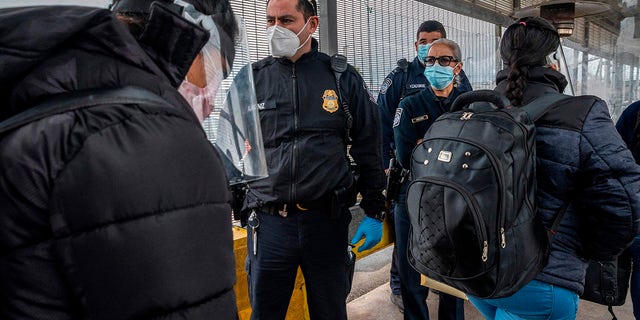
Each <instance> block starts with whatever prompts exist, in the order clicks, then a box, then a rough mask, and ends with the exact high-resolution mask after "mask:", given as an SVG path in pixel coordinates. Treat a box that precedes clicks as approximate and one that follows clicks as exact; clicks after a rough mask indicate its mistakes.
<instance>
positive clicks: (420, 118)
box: [411, 114, 429, 123]
mask: <svg viewBox="0 0 640 320" xmlns="http://www.w3.org/2000/svg"><path fill="white" fill-rule="evenodd" d="M428 119H429V115H428V114H425V115H423V116H419V117H415V118H412V119H411V123H418V122H421V121H425V120H428Z"/></svg>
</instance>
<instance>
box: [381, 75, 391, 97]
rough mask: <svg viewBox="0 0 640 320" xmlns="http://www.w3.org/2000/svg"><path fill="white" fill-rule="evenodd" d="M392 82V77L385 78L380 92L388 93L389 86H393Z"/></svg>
mask: <svg viewBox="0 0 640 320" xmlns="http://www.w3.org/2000/svg"><path fill="white" fill-rule="evenodd" d="M392 83H393V82H392V81H391V78H385V79H384V81H383V82H382V86H381V87H380V94H385V93H387V90H389V87H391V84H392Z"/></svg>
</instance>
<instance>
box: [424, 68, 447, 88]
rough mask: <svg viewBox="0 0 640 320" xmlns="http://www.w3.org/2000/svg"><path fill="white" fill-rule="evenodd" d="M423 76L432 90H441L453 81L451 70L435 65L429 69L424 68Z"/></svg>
mask: <svg viewBox="0 0 640 320" xmlns="http://www.w3.org/2000/svg"><path fill="white" fill-rule="evenodd" d="M424 76H425V77H426V78H427V80H429V84H431V87H432V88H433V89H435V90H442V89H444V88H446V87H447V86H448V85H449V84H450V83H451V82H452V81H453V68H452V67H449V66H446V67H443V66H441V65H440V64H438V63H436V64H434V65H433V66H431V67H426V68H424Z"/></svg>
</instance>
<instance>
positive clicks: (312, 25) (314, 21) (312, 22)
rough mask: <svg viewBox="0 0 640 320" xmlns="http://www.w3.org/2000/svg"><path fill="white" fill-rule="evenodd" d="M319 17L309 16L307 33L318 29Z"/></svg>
mask: <svg viewBox="0 0 640 320" xmlns="http://www.w3.org/2000/svg"><path fill="white" fill-rule="evenodd" d="M319 24H320V18H319V17H318V16H311V17H309V33H311V34H313V33H315V32H316V30H317V29H318V25H319Z"/></svg>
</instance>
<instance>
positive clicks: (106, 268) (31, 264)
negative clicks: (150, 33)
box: [0, 7, 236, 320]
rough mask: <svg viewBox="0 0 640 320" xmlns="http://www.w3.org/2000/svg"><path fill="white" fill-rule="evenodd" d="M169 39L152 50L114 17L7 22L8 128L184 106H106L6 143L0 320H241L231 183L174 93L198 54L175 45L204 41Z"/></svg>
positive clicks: (50, 11) (3, 46)
mask: <svg viewBox="0 0 640 320" xmlns="http://www.w3.org/2000/svg"><path fill="white" fill-rule="evenodd" d="M165 26H166V29H165V32H166V30H170V31H171V32H173V33H169V34H165V35H164V37H163V41H162V43H153V42H150V41H149V40H145V41H146V42H144V41H141V42H142V46H141V45H140V44H139V43H138V42H137V41H136V40H135V39H134V38H133V37H132V36H131V35H130V34H129V32H128V30H127V29H126V27H125V26H124V25H122V24H121V23H120V22H118V21H117V20H115V19H114V17H113V16H112V14H111V12H109V11H108V10H104V9H96V8H82V7H47V8H44V7H32V8H22V9H4V10H0V88H1V89H0V90H1V91H0V114H2V117H1V118H0V120H3V119H5V118H6V117H7V116H8V115H10V114H15V113H17V112H19V111H22V110H26V109H28V108H30V107H32V106H34V105H37V104H38V103H40V102H42V101H45V100H47V99H48V98H50V97H53V96H56V95H62V94H66V93H71V92H77V91H80V90H83V89H95V88H118V87H124V86H129V85H137V86H141V87H143V88H144V89H147V90H149V91H151V92H153V93H155V94H157V95H160V96H162V97H163V98H165V99H166V100H167V101H168V102H169V103H170V104H171V105H173V107H171V106H162V105H131V104H130V105H116V104H111V105H102V106H96V107H91V108H87V109H82V110H78V111H72V112H67V113H63V114H59V115H55V116H50V117H48V118H45V119H43V120H39V121H35V122H32V123H30V124H28V125H26V126H23V127H21V128H18V129H16V130H13V131H10V132H8V133H6V134H3V135H1V136H0V168H2V169H1V171H0V319H12V320H16V319H111V320H113V319H131V318H135V319H234V318H235V317H236V306H235V296H234V293H233V285H234V282H235V268H234V256H233V242H232V234H231V222H230V215H231V213H230V208H229V206H228V204H227V200H228V198H229V192H228V188H227V184H226V177H225V174H224V171H223V167H222V164H221V160H220V158H219V157H218V155H217V153H216V152H215V150H214V149H213V147H212V146H211V144H210V143H209V142H208V140H207V139H206V136H205V133H204V131H203V130H202V128H201V127H200V125H199V123H198V120H197V118H196V116H195V114H194V113H193V112H192V111H191V110H190V109H189V106H188V105H187V104H186V102H185V101H184V99H182V98H181V96H180V95H179V93H178V92H177V91H176V90H175V87H176V86H177V84H178V83H179V79H182V78H183V77H184V73H185V72H186V70H187V69H188V67H189V64H190V61H191V60H192V58H193V56H194V54H195V53H197V50H196V51H195V52H187V51H185V50H181V47H180V46H179V45H176V43H175V42H176V41H178V40H179V39H184V36H185V34H188V33H193V31H194V30H189V28H193V27H191V26H187V25H182V27H185V28H186V29H175V28H173V29H172V26H171V23H169V22H167V24H166V25H165ZM143 48H144V49H143ZM155 48H158V49H159V50H156V49H155ZM162 48H165V49H171V50H161V49H162ZM189 51H194V50H192V49H190V50H189ZM151 57H153V58H151ZM176 59H177V60H176Z"/></svg>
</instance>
